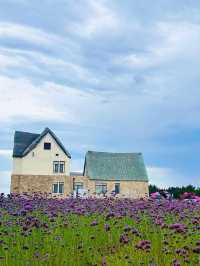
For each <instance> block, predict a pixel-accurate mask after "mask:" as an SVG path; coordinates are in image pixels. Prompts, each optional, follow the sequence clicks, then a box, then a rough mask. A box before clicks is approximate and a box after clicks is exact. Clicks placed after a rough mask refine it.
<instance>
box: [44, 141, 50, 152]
mask: <svg viewBox="0 0 200 266" xmlns="http://www.w3.org/2000/svg"><path fill="white" fill-rule="evenodd" d="M50 149H51V143H50V142H44V150H50Z"/></svg>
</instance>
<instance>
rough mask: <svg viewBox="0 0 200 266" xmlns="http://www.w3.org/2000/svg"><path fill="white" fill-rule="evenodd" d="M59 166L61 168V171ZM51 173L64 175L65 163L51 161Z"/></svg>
mask: <svg viewBox="0 0 200 266" xmlns="http://www.w3.org/2000/svg"><path fill="white" fill-rule="evenodd" d="M56 165H57V167H58V171H56ZM61 166H62V167H63V168H62V169H63V170H62V171H61ZM53 173H54V174H64V173H65V161H53Z"/></svg>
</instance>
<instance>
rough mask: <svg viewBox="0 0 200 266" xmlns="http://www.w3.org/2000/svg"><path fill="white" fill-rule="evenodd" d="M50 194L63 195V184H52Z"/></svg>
mask: <svg viewBox="0 0 200 266" xmlns="http://www.w3.org/2000/svg"><path fill="white" fill-rule="evenodd" d="M52 193H55V194H63V193H64V183H63V182H58V183H55V184H53V187H52Z"/></svg>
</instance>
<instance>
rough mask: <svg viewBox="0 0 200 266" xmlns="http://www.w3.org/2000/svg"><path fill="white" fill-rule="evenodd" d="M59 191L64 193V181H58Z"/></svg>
mask: <svg viewBox="0 0 200 266" xmlns="http://www.w3.org/2000/svg"><path fill="white" fill-rule="evenodd" d="M59 193H64V183H59Z"/></svg>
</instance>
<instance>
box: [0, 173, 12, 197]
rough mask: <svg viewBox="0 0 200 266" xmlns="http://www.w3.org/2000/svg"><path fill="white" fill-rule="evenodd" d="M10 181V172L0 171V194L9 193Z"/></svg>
mask: <svg viewBox="0 0 200 266" xmlns="http://www.w3.org/2000/svg"><path fill="white" fill-rule="evenodd" d="M10 181H11V172H10V171H0V193H5V194H9V193H10Z"/></svg>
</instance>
